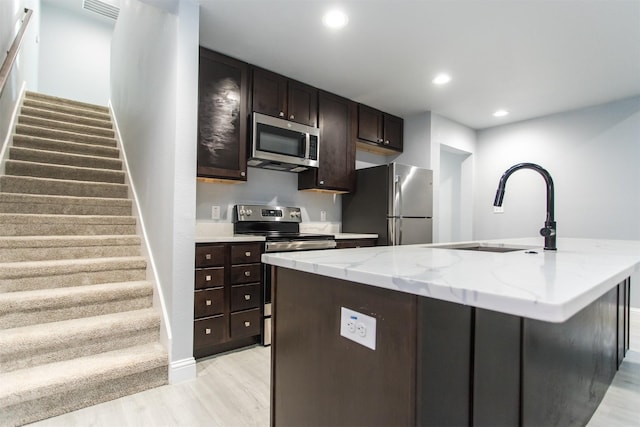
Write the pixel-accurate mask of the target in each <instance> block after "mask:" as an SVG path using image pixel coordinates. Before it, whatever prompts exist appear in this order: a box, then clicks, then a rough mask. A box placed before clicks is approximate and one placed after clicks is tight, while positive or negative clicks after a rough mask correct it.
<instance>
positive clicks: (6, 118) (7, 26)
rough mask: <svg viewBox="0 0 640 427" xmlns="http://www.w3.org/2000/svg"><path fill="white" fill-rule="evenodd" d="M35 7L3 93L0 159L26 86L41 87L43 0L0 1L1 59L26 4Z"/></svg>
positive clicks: (16, 30)
mask: <svg viewBox="0 0 640 427" xmlns="http://www.w3.org/2000/svg"><path fill="white" fill-rule="evenodd" d="M25 7H27V8H29V9H32V10H33V11H34V12H33V15H32V16H31V20H30V21H29V23H28V24H27V29H26V32H25V34H24V38H23V40H22V45H21V47H20V51H19V54H18V57H17V59H16V62H15V64H14V66H13V68H12V70H11V73H10V74H9V78H8V80H7V84H6V86H5V88H4V91H3V92H2V95H1V96H0V144H2V146H1V147H2V149H1V150H0V152H1V153H3V154H0V159H2V158H3V156H4V153H5V149H6V146H7V144H8V141H9V139H10V135H11V131H12V130H13V123H12V121H13V118H14V115H15V111H16V107H17V104H18V101H19V98H20V95H21V91H22V89H23V87H25V88H26V89H28V90H37V88H38V53H39V44H38V39H39V34H40V30H39V27H40V1H39V0H2V1H0V51H1V52H3V54H2V55H0V58H1V59H0V61H4V59H5V57H6V53H7V51H8V50H9V48H10V47H11V44H12V43H13V40H14V38H15V36H16V34H17V33H18V30H19V28H20V23H21V21H22V19H23V18H24V8H25Z"/></svg>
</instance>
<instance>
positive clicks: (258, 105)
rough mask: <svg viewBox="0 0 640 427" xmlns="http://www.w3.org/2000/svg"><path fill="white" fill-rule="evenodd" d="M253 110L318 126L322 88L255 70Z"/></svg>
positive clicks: (262, 70) (265, 71) (269, 72)
mask: <svg viewBox="0 0 640 427" xmlns="http://www.w3.org/2000/svg"><path fill="white" fill-rule="evenodd" d="M252 92H253V96H252V110H253V111H255V112H258V113H262V114H267V115H269V116H274V117H279V118H281V119H286V120H291V121H293V122H297V123H302V124H305V125H308V126H317V124H318V106H317V105H318V89H316V88H314V87H312V86H309V85H306V84H304V83H300V82H298V81H295V80H292V79H289V78H287V77H285V76H282V75H280V74H276V73H273V72H271V71H267V70H264V69H262V68H257V67H255V68H253V91H252Z"/></svg>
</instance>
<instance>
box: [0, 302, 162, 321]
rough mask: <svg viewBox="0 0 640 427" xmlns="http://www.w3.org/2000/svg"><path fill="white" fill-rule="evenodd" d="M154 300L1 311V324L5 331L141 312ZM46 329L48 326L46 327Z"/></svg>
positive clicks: (81, 303) (82, 303)
mask: <svg viewBox="0 0 640 427" xmlns="http://www.w3.org/2000/svg"><path fill="white" fill-rule="evenodd" d="M152 303H153V298H152V297H151V295H148V296H140V297H137V298H134V297H132V298H129V299H124V300H116V301H101V302H91V303H84V302H83V301H82V300H78V301H74V304H75V305H71V302H69V305H68V306H65V307H50V306H47V305H46V302H44V301H43V304H42V305H41V306H39V307H37V308H35V309H32V310H20V309H19V308H18V309H17V310H15V311H11V312H8V311H5V310H2V311H0V324H1V325H2V328H4V329H10V328H18V327H21V326H29V325H37V324H41V323H42V324H45V323H49V322H59V321H61V320H68V319H78V318H81V317H91V316H101V315H103V314H110V313H118V312H123V311H132V310H141V309H143V308H149V307H151V305H152ZM45 327H46V326H45Z"/></svg>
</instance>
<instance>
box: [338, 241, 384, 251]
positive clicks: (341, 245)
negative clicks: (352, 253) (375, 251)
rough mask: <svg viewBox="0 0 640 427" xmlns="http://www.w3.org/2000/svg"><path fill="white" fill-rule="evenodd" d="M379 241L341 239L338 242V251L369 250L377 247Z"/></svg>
mask: <svg viewBox="0 0 640 427" xmlns="http://www.w3.org/2000/svg"><path fill="white" fill-rule="evenodd" d="M377 240H378V239H339V240H336V249H347V248H367V247H371V246H375V245H376V241H377Z"/></svg>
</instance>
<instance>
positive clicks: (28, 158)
mask: <svg viewBox="0 0 640 427" xmlns="http://www.w3.org/2000/svg"><path fill="white" fill-rule="evenodd" d="M9 159H10V160H21V161H24V162H36V163H50V164H55V165H64V166H78V167H83V168H97V169H110V170H114V171H121V170H122V160H119V159H110V158H105V157H89V156H79V155H73V154H67V153H58V152H55V151H42V150H30V149H25V148H21V147H11V148H10V149H9Z"/></svg>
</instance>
